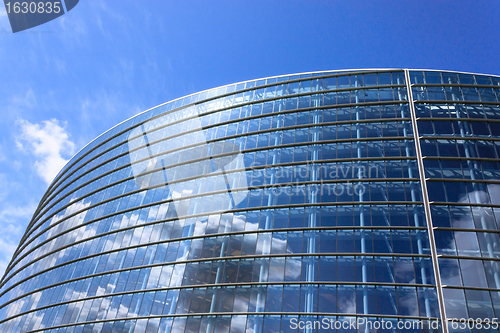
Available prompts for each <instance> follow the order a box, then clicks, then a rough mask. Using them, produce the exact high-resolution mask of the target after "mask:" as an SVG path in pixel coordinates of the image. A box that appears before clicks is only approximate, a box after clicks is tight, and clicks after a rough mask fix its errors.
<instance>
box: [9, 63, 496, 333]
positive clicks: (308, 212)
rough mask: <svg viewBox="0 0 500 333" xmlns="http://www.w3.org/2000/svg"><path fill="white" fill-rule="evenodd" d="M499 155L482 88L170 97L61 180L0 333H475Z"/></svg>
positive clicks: (415, 81)
mask: <svg viewBox="0 0 500 333" xmlns="http://www.w3.org/2000/svg"><path fill="white" fill-rule="evenodd" d="M499 162H500V77H495V76H487V75H477V74H467V73H457V72H446V71H422V70H405V69H384V70H349V71H328V72H314V73H305V74H297V75H290V76H278V77H271V78H266V79H261V80H253V81H247V82H242V83H237V84H233V85H227V86H223V87H220V88H216V89H212V90H208V91H203V92H201V93H197V94H193V95H189V96H187V97H183V98H180V99H177V100H174V101H172V102H169V103H166V104H163V105H160V106H158V107H156V108H153V109H151V110H148V111H146V112H144V113H141V114H139V115H137V116H135V117H133V118H131V119H129V120H127V121H125V122H123V123H121V124H119V125H117V126H115V127H114V128H112V129H110V130H109V131H107V132H106V133H104V134H102V135H101V136H100V137H98V138H97V139H95V140H94V141H92V142H91V143H90V144H89V145H87V146H86V147H85V148H83V149H82V150H81V151H80V152H79V153H78V154H77V155H76V156H75V157H73V159H72V160H71V161H70V162H69V163H68V164H67V165H66V166H65V167H64V169H63V170H61V172H60V173H59V174H58V176H57V177H56V178H55V180H54V181H53V183H52V184H51V185H50V187H49V189H48V190H47V192H46V194H45V196H44V197H43V199H42V201H41V203H40V205H39V207H38V208H37V210H36V212H35V214H34V216H33V219H32V221H31V223H30V225H29V226H28V228H27V231H26V233H25V235H24V236H23V238H22V240H21V242H20V245H19V247H18V249H17V250H16V252H15V254H14V257H13V259H12V261H11V263H10V264H9V266H8V268H7V271H6V273H5V276H4V277H3V279H2V280H1V282H0V332H2V333H3V332H12V333H15V332H50V333H56V332H58V333H61V332H65V333H66V332H68V333H81V332H137V333H145V332H147V333H150V332H161V333H181V332H203V333H207V332H214V333H226V332H227V333H229V332H230V333H235V332H237V333H239V332H252V333H258V332H259V333H260V332H266V333H267V332H321V331H325V332H335V331H347V332H355V331H358V332H368V331H370V332H373V331H376V330H377V328H380V329H379V331H383V332H445V333H446V332H455V331H457V332H469V331H470V332H476V331H478V330H477V326H476V327H474V328H472V329H469V328H460V327H457V323H456V322H453V321H452V320H453V319H459V318H464V320H465V319H473V320H476V319H479V320H482V321H481V322H478V323H479V324H481V325H484V326H483V331H485V328H486V327H487V326H486V325H487V323H488V321H491V320H492V319H493V318H498V317H500V276H499V262H500V238H499V232H500V164H499ZM418 320H426V322H425V324H426V325H422V326H420V327H419V326H418V325H415V324H418V323H419V322H418ZM446 320H447V323H448V324H443V323H445V321H446ZM352 321H359V322H360V323H361V324H362V321H365V323H364V325H361V326H359V327H357V328H356V327H355V328H353V326H352V325H350V323H351V322H352ZM346 324H347V325H346ZM327 325H328V327H326V326H327ZM381 325H385V326H382V327H381ZM490 326H491V327H489V329H487V330H486V331H488V332H491V331H494V332H498V329H496V327H495V324H493V325H491V324H490Z"/></svg>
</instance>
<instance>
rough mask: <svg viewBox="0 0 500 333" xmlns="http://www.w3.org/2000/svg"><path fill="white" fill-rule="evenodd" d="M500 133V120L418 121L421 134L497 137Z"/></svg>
mask: <svg viewBox="0 0 500 333" xmlns="http://www.w3.org/2000/svg"><path fill="white" fill-rule="evenodd" d="M499 133H500V122H498V123H497V122H489V123H488V122H480V121H472V122H468V121H463V120H453V121H436V120H435V121H423V120H419V121H418V134H419V135H424V136H425V135H438V136H439V135H442V136H454V135H456V136H474V137H491V136H493V137H497V136H498V134H499Z"/></svg>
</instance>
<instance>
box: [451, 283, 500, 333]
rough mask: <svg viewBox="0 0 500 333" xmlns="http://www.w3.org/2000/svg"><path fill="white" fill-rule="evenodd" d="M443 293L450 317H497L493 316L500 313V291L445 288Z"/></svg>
mask: <svg viewBox="0 0 500 333" xmlns="http://www.w3.org/2000/svg"><path fill="white" fill-rule="evenodd" d="M443 295H444V303H445V309H446V317H447V318H448V319H451V318H458V319H460V318H473V319H477V318H482V317H485V318H496V317H491V316H498V315H499V314H500V293H499V292H498V291H493V290H492V291H487V290H470V289H465V290H461V289H451V288H443ZM493 331H495V330H493Z"/></svg>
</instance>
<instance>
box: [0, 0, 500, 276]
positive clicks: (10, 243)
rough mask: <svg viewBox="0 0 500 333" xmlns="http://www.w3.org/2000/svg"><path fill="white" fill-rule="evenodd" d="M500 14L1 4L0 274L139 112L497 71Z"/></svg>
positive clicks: (431, 8)
mask: <svg viewBox="0 0 500 333" xmlns="http://www.w3.org/2000/svg"><path fill="white" fill-rule="evenodd" d="M499 17H500V2H498V1H496V0H495V1H457V0H439V1H436V0H433V1H396V0H394V1H390V0H385V1H366V0H364V1H360V0H350V1H333V0H331V1H319V0H316V1H315V0H307V1H306V0H303V1H296V0H282V1H272V0H267V1H264V0H252V1H250V0H248V1H244V0H241V1H234V0H231V1H230V0H227V1H222V0H220V1H218V0H204V1H194V0H193V1H192V0H182V1H160V0H148V1H134V0H119V1H118V0H80V3H79V4H78V5H77V6H76V7H75V8H74V9H73V10H72V11H70V12H69V13H68V14H66V15H63V16H62V17H60V18H58V19H56V20H54V21H51V22H48V23H46V24H44V25H41V26H39V27H35V28H33V29H30V30H27V31H25V32H20V33H16V34H12V33H11V30H10V26H9V23H8V19H7V16H6V12H5V8H4V7H3V6H1V7H0V234H1V235H2V236H1V237H0V275H3V271H4V269H5V266H6V265H7V263H8V261H9V260H10V257H11V256H12V253H13V252H14V250H15V248H16V246H17V243H18V242H19V240H20V238H21V236H22V234H23V233H24V230H25V228H26V226H27V224H28V223H29V221H30V218H31V216H32V214H33V212H34V210H35V208H36V205H37V204H38V201H39V200H40V199H41V197H42V195H43V193H44V192H45V190H46V189H47V186H48V184H49V183H50V181H51V180H52V179H53V177H54V176H55V174H57V172H58V171H59V170H60V168H61V167H62V166H63V165H64V164H65V163H66V161H67V160H69V159H70V158H71V157H72V156H73V154H75V153H76V152H77V151H78V150H79V149H81V148H82V147H83V146H84V145H86V144H87V143H88V142H89V141H91V140H92V139H94V138H95V137H96V136H98V135H99V134H101V133H102V132H104V131H106V130H107V129H109V128H111V127H112V126H114V125H116V124H117V123H119V122H121V121H123V120H125V119H127V118H129V117H131V116H133V115H135V114H137V113H139V112H140V111H143V110H146V109H148V108H151V107H153V106H156V105H158V104H161V103H164V102H167V101H169V100H171V99H175V98H178V97H181V96H184V95H187V94H191V93H194V92H197V91H200V90H204V89H208V88H213V87H216V86H219V85H224V84H229V83H234V82H237V81H244V80H249V79H255V78H259V77H267V76H273V75H280V74H287V73H297V72H306V71H319V70H334V69H349V68H383V67H401V68H433V69H449V70H460V71H468V72H480V73H487V74H500V63H499V61H498V54H500V52H499V51H500V38H499V37H500V25H499V24H498V20H499Z"/></svg>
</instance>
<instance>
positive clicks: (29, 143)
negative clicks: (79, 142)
mask: <svg viewBox="0 0 500 333" xmlns="http://www.w3.org/2000/svg"><path fill="white" fill-rule="evenodd" d="M17 123H18V126H19V128H20V135H19V136H18V137H17V138H16V145H17V147H18V149H20V150H24V151H27V152H29V153H31V154H33V155H34V156H35V157H36V158H37V160H36V161H35V169H36V172H37V174H38V175H39V176H40V177H41V178H42V179H43V180H44V181H45V182H46V183H47V184H50V182H51V181H52V180H53V179H54V177H55V176H56V175H57V173H58V172H59V171H60V170H61V168H62V167H63V166H64V165H65V164H66V163H67V162H68V160H67V159H65V158H63V155H66V156H71V155H73V154H74V151H75V144H74V142H73V141H71V140H70V139H69V134H68V133H67V132H66V129H65V125H66V123H63V126H60V125H59V121H58V120H57V119H50V120H44V121H42V122H41V123H40V124H32V123H30V122H29V121H27V120H24V119H21V120H18V122H17Z"/></svg>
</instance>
